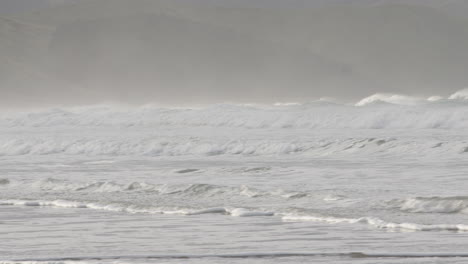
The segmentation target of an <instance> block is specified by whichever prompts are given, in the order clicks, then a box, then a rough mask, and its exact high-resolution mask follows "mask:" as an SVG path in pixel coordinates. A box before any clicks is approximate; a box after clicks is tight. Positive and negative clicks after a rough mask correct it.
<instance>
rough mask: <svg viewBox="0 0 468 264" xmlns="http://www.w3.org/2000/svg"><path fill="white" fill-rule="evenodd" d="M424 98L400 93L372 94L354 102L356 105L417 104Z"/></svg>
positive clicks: (422, 101)
mask: <svg viewBox="0 0 468 264" xmlns="http://www.w3.org/2000/svg"><path fill="white" fill-rule="evenodd" d="M425 101H426V100H425V99H423V98H418V97H413V96H407V95H400V94H374V95H371V96H369V97H366V98H364V99H362V100H361V101H359V102H358V103H356V106H365V105H371V104H377V103H389V104H397V105H419V104H422V103H424V102H425Z"/></svg>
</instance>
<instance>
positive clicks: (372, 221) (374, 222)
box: [283, 215, 468, 231]
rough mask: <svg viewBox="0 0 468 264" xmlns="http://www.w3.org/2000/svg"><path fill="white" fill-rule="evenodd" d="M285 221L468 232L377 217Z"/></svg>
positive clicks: (292, 218) (462, 227)
mask: <svg viewBox="0 0 468 264" xmlns="http://www.w3.org/2000/svg"><path fill="white" fill-rule="evenodd" d="M283 220H284V221H312V222H324V223H330V224H367V225H369V226H372V227H375V228H379V229H391V230H409V231H468V225H465V224H435V225H426V224H416V223H392V222H387V221H384V220H382V219H379V218H376V217H361V218H337V217H318V216H300V215H286V216H283Z"/></svg>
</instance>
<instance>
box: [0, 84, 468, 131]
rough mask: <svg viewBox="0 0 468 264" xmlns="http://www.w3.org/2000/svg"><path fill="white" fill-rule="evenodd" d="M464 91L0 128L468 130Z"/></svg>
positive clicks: (108, 109) (110, 109)
mask: <svg viewBox="0 0 468 264" xmlns="http://www.w3.org/2000/svg"><path fill="white" fill-rule="evenodd" d="M467 116H468V89H466V90H462V91H459V92H457V93H454V94H453V95H451V96H450V97H449V98H442V97H438V96H433V97H430V98H418V97H412V96H406V95H398V94H376V95H372V96H370V97H367V98H364V99H363V100H361V101H359V102H358V103H357V104H356V106H353V105H349V104H338V103H334V102H328V101H323V100H321V101H317V102H311V103H302V104H299V103H277V104H275V105H270V106H266V105H263V106H262V105H229V104H218V105H213V106H207V107H204V108H162V107H158V106H155V105H145V106H141V107H124V106H118V105H100V106H99V105H98V106H88V107H71V108H54V109H43V110H37V111H30V112H5V113H3V114H2V115H0V127H2V128H18V127H35V128H41V127H68V128H70V129H76V128H77V127H119V128H133V127H151V128H157V127H161V126H165V127H167V126H175V127H177V126H179V127H180V126H183V127H187V126H192V127H203V126H208V127H239V128H248V129H264V128H279V129H288V128H308V129H340V128H352V129H385V128H401V129H405V128H407V129H411V128H414V129H434V128H444V129H451V128H468V118H467Z"/></svg>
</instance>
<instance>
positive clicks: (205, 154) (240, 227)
mask: <svg viewBox="0 0 468 264" xmlns="http://www.w3.org/2000/svg"><path fill="white" fill-rule="evenodd" d="M467 109H468V108H467V106H466V105H465V104H462V103H453V104H448V103H444V104H440V103H434V104H423V105H417V106H400V105H386V104H385V105H370V106H364V107H354V106H345V105H329V104H322V103H321V104H318V105H295V106H274V107H253V106H229V105H220V106H213V107H208V108H202V109H169V108H156V107H149V106H146V107H142V108H125V109H122V108H117V107H115V106H109V107H104V106H100V107H91V108H74V109H55V110H42V111H32V112H25V113H5V114H4V115H3V116H2V118H0V129H1V134H0V154H1V156H0V238H1V243H0V256H1V257H0V263H2V261H3V263H12V262H38V261H39V262H45V263H75V262H78V263H81V262H86V263H88V262H91V263H180V261H184V262H191V263H297V262H309V263H314V262H315V263H323V262H333V263H402V262H404V263H465V262H466V260H468V254H466V245H467V243H468V218H467V217H468V194H467V192H466V190H467V189H468V188H467V187H468V180H467V177H466V176H467V174H468V166H466V159H467V157H468V156H467V155H468V152H467V151H466V149H467V148H468V133H467V132H468V119H466V118H465V115H464V113H466V112H468V111H467Z"/></svg>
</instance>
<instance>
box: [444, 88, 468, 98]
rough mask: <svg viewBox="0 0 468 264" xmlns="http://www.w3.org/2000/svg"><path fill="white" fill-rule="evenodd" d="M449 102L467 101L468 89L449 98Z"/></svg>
mask: <svg viewBox="0 0 468 264" xmlns="http://www.w3.org/2000/svg"><path fill="white" fill-rule="evenodd" d="M449 99H450V100H468V88H466V89H463V90H460V91H458V92H456V93H454V94H452V95H451V96H450V97H449Z"/></svg>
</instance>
